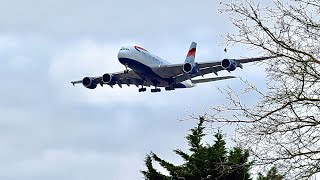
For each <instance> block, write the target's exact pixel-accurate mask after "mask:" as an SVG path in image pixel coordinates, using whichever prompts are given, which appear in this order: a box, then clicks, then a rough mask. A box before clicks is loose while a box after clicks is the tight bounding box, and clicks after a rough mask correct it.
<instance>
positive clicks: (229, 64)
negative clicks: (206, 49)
mask: <svg viewBox="0 0 320 180" xmlns="http://www.w3.org/2000/svg"><path fill="white" fill-rule="evenodd" d="M221 66H222V67H223V69H225V70H227V71H234V70H235V69H236V68H237V66H238V63H237V61H236V60H235V59H223V60H222V61H221Z"/></svg>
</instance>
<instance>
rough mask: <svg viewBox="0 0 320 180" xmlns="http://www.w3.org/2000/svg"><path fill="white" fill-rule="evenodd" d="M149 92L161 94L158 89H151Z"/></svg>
mask: <svg viewBox="0 0 320 180" xmlns="http://www.w3.org/2000/svg"><path fill="white" fill-rule="evenodd" d="M151 92H153V93H155V92H161V89H160V88H154V89H151Z"/></svg>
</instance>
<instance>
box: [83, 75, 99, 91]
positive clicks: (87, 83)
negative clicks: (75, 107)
mask: <svg viewBox="0 0 320 180" xmlns="http://www.w3.org/2000/svg"><path fill="white" fill-rule="evenodd" d="M97 84H98V82H97V80H96V79H95V78H91V77H85V78H83V80H82V85H83V86H84V87H86V88H88V89H95V88H96V87H97Z"/></svg>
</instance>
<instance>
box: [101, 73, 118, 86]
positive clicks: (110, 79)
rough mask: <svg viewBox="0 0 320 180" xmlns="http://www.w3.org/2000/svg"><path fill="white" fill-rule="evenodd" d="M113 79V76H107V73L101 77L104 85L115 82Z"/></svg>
mask: <svg viewBox="0 0 320 180" xmlns="http://www.w3.org/2000/svg"><path fill="white" fill-rule="evenodd" d="M115 80H116V79H115V77H114V76H113V74H109V73H106V74H104V75H103V76H102V82H103V83H105V84H110V83H111V84H112V83H114V82H115Z"/></svg>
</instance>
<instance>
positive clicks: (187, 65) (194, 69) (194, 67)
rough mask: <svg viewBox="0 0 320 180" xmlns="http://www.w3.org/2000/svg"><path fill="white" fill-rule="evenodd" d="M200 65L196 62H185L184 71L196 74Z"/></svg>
mask: <svg viewBox="0 0 320 180" xmlns="http://www.w3.org/2000/svg"><path fill="white" fill-rule="evenodd" d="M198 71H199V70H198V67H197V65H196V64H194V63H185V64H184V65H183V72H185V73H188V74H196V73H198Z"/></svg>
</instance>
